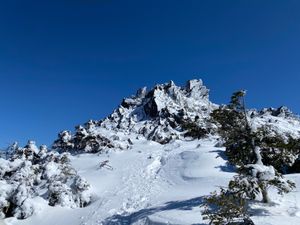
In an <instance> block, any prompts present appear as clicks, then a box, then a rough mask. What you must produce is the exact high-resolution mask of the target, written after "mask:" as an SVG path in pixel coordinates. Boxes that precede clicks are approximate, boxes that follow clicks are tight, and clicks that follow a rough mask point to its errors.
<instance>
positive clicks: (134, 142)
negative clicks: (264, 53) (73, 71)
mask: <svg viewBox="0 0 300 225" xmlns="http://www.w3.org/2000/svg"><path fill="white" fill-rule="evenodd" d="M217 107H218V105H216V104H214V103H212V102H210V100H209V90H208V89H207V88H206V87H205V86H204V85H203V83H202V81H201V80H191V81H188V82H187V84H186V86H184V87H178V86H176V85H175V84H174V82H172V81H171V82H169V83H166V84H162V85H156V86H155V87H153V88H152V89H150V90H147V89H146V88H142V89H140V90H138V91H137V93H136V95H134V96H131V97H129V98H125V99H124V100H123V101H122V103H121V104H120V106H119V107H118V108H117V109H116V110H114V111H113V113H112V114H111V115H109V116H108V117H107V118H104V119H103V120H99V121H93V120H90V121H88V122H87V123H85V124H84V125H80V126H77V127H76V128H75V132H74V133H72V132H70V131H62V132H61V133H60V134H59V135H58V139H57V140H55V141H54V144H53V149H55V150H58V151H59V152H70V153H71V155H69V154H67V153H63V154H62V155H60V154H58V153H53V152H50V153H47V152H45V148H41V150H39V149H37V148H36V147H34V146H27V147H26V148H19V151H20V154H19V157H17V158H16V159H15V160H14V161H10V162H9V161H7V160H2V161H0V170H1V169H2V171H6V172H5V173H4V174H2V175H1V176H0V178H1V179H0V182H2V183H0V202H1V198H5V194H6V195H9V190H8V189H9V187H10V188H11V186H9V185H15V186H18V185H20V182H19V183H18V182H17V181H15V180H14V181H12V180H13V179H12V178H11V177H12V176H16V175H14V174H16V173H17V172H18V173H19V171H23V173H21V174H22V176H23V177H25V178H26V179H28V178H29V177H32V175H31V174H30V173H24V169H26V171H31V170H32V168H38V171H39V172H36V173H35V174H37V175H38V176H40V177H39V179H40V182H38V181H35V179H33V180H31V182H32V186H33V187H34V189H35V190H34V193H35V194H32V195H30V196H31V197H30V199H29V200H28V201H30V209H32V211H31V213H33V215H32V216H29V217H28V218H27V219H25V220H18V219H16V218H14V217H11V218H6V219H5V220H3V222H4V223H6V224H11V225H29V224H30V225H33V224H41V225H50V224H51V225H53V224H56V225H66V224H72V225H97V224H99V225H100V224H103V225H108V224H128V225H129V224H178V225H179V224H207V221H204V220H203V218H202V216H201V208H200V205H201V203H202V202H203V197H204V196H205V195H207V194H209V193H210V192H211V191H214V190H216V188H217V187H218V186H225V185H227V183H228V181H229V180H230V179H231V178H232V177H233V176H234V175H235V170H234V168H233V167H232V166H231V165H229V164H228V162H227V160H226V157H225V154H224V148H223V147H219V146H220V142H219V141H220V137H219V136H218V134H217V132H216V124H214V122H213V121H211V118H210V113H211V112H212V111H213V110H214V109H216V108H217ZM248 113H249V118H251V123H252V126H253V127H254V128H255V129H258V128H259V127H261V126H266V125H267V127H268V129H269V130H270V131H271V133H272V132H273V133H274V135H275V134H280V135H281V136H283V137H287V138H288V137H289V136H292V137H294V138H299V137H300V120H299V119H298V118H297V117H296V116H295V115H294V114H293V113H291V112H290V111H289V110H288V109H287V108H285V107H281V108H278V109H273V108H269V109H263V110H261V111H257V110H251V111H249V112H248ZM193 131H196V132H200V131H201V132H203V135H201V137H200V138H199V137H197V138H195V137H193V135H189V134H193ZM198 138H199V139H198ZM24 149H27V150H26V151H25V150H24ZM33 152H35V153H33ZM25 153H26V154H25ZM36 155H39V157H37V156H36ZM28 156H34V157H37V158H31V159H30V157H28ZM63 156H66V157H67V158H68V159H69V161H67V162H68V163H67V164H66V165H67V168H64V164H62V163H61V162H62V159H61V157H63ZM22 160H23V161H22ZM27 161H30V163H31V165H25V164H24V165H23V164H22V163H24V162H27ZM17 162H19V163H20V165H19V164H17ZM21 164H22V166H21ZM3 168H4V169H3ZM64 170H67V171H73V173H71V174H70V173H69V172H67V173H64V175H63V176H64V179H61V173H62V171H64ZM11 174H12V175H11ZM65 174H68V175H67V176H66V175H65ZM55 175H57V176H55ZM51 177H52V178H51ZM287 177H288V178H289V179H291V180H293V181H294V182H295V183H296V185H297V188H296V189H295V190H294V191H293V192H291V193H289V194H288V195H286V196H285V197H282V196H280V195H277V193H276V192H275V191H273V190H271V193H272V196H271V198H272V202H273V203H272V204H269V205H263V204H261V203H253V204H252V205H251V209H252V211H253V213H252V217H251V218H252V219H253V221H254V222H255V224H261V225H262V224H272V225H273V224H280V225H281V224H295V225H296V224H300V193H299V185H300V176H299V175H298V174H293V175H287ZM25 178H24V179H25ZM50 178H51V179H50ZM24 179H23V178H22V179H21V178H20V180H21V181H23V180H24ZM53 181H55V184H56V186H55V185H53ZM34 182H37V183H38V184H37V185H35V184H34ZM57 183H59V184H57ZM4 184H5V185H4ZM74 185H75V186H74ZM76 185H77V186H76ZM4 187H5V188H4ZM50 187H51V188H50ZM55 188H56V189H55ZM53 189H55V190H54V191H53ZM57 189H58V190H57ZM51 191H52V192H51ZM55 191H56V192H55ZM49 192H50V195H51V193H57V192H62V193H67V194H66V196H67V198H65V197H63V198H62V199H64V200H66V199H67V201H68V202H69V203H70V202H71V203H72V204H73V205H72V204H68V203H66V204H60V203H61V202H57V201H55V204H52V205H56V206H55V207H53V206H50V205H51V204H50V200H49V198H50V197H49ZM16 193H20V192H16ZM10 194H11V193H10ZM23 196H26V194H24V195H23ZM52 196H53V195H52ZM52 199H53V198H52ZM25 200H27V199H26V197H25V199H23V201H25ZM82 201H84V202H86V204H87V206H86V207H84V208H78V206H79V205H80V202H82ZM64 203H65V202H64ZM21 205H22V204H21ZM1 207H2V206H1V205H0V208H1ZM21 211H22V210H21Z"/></svg>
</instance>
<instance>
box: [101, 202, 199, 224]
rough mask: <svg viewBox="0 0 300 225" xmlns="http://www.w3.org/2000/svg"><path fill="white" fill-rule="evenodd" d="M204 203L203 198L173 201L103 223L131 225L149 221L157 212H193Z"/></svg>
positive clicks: (113, 217)
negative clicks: (149, 217)
mask: <svg viewBox="0 0 300 225" xmlns="http://www.w3.org/2000/svg"><path fill="white" fill-rule="evenodd" d="M202 203H203V197H198V198H192V199H189V200H184V201H171V202H167V203H165V205H163V206H158V207H153V208H147V209H141V210H139V211H137V212H134V213H131V214H128V215H113V216H111V217H109V218H107V219H106V220H105V221H103V224H104V225H130V224H133V223H135V222H137V221H140V220H145V221H148V216H150V215H153V214H155V213H157V212H163V211H168V210H175V209H176V210H192V209H193V208H194V207H200V205H201V204H202ZM145 224H156V225H159V224H160V223H151V222H148V223H147V222H145ZM194 225H201V224H194Z"/></svg>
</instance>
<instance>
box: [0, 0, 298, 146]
mask: <svg viewBox="0 0 300 225" xmlns="http://www.w3.org/2000/svg"><path fill="white" fill-rule="evenodd" d="M299 12H300V1H296V0H295V1H289V0H286V1H276V0H272V1H268V0H265V1H233V0H229V1H213V0H212V1H198V0H195V1H176V0H172V1H164V0H163V1H161V0H160V1H156V0H153V1H140V0H139V1H131V0H129V1H115V0H73V1H70V0H68V1H66V0H59V1H58V0H51V1H47V0H45V1H31V0H27V1H23V0H18V1H17V0H10V1H4V0H0V107H1V110H0V147H2V146H6V145H7V144H9V143H10V142H12V141H14V140H18V141H20V142H21V143H22V144H24V143H25V142H26V140H27V139H35V140H37V142H38V144H42V143H46V144H51V142H52V141H53V140H54V139H55V138H56V135H57V133H58V132H59V131H60V130H63V129H73V127H74V126H75V125H77V124H80V123H83V122H85V121H87V120H88V119H101V118H103V117H104V116H106V115H108V114H109V113H110V112H111V111H112V110H113V109H114V108H115V107H116V106H117V105H118V104H119V103H120V101H121V100H122V98H123V97H126V96H128V95H131V94H133V93H134V92H135V91H136V89H137V88H139V87H142V86H148V87H151V86H153V85H154V84H156V83H162V82H167V81H169V80H174V81H175V83H177V84H180V85H183V84H184V83H185V81H186V80H188V79H192V78H202V79H203V80H204V83H205V84H206V85H207V86H208V87H209V88H210V89H211V99H212V100H213V101H214V102H216V103H226V102H227V101H228V99H229V97H230V95H231V93H232V92H233V91H235V90H237V89H241V88H243V89H247V90H248V96H247V101H248V105H249V107H255V108H261V107H269V106H273V107H278V106H280V105H287V106H288V107H290V108H291V109H292V110H293V111H294V112H296V113H300V105H299V102H300V95H299V85H300V13H299Z"/></svg>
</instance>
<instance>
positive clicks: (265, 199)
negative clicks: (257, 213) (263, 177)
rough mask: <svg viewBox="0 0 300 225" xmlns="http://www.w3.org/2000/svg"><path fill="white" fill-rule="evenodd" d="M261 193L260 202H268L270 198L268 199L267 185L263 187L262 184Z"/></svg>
mask: <svg viewBox="0 0 300 225" xmlns="http://www.w3.org/2000/svg"><path fill="white" fill-rule="evenodd" d="M261 193H262V197H263V199H262V202H263V203H269V202H270V199H269V195H268V191H267V187H265V186H264V185H263V187H262V189H261Z"/></svg>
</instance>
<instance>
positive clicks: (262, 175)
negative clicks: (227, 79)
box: [203, 91, 295, 224]
mask: <svg viewBox="0 0 300 225" xmlns="http://www.w3.org/2000/svg"><path fill="white" fill-rule="evenodd" d="M245 93H246V92H245V91H239V92H235V93H234V94H233V96H232V97H231V102H230V104H229V105H228V106H222V107H220V108H219V109H216V110H215V111H214V112H213V113H212V118H213V119H214V120H215V121H217V122H218V123H219V131H220V135H221V136H222V137H223V139H224V140H225V144H224V146H225V147H226V154H227V156H228V159H229V161H230V162H231V163H232V164H234V165H236V166H237V168H238V171H237V172H238V175H237V176H235V177H234V179H233V180H231V181H230V182H229V185H228V187H227V188H226V189H225V188H222V189H221V191H220V193H216V192H215V193H212V194H211V195H210V196H208V197H207V198H206V199H205V202H204V211H203V215H204V218H206V219H209V220H210V224H231V223H232V222H233V220H234V219H236V220H247V223H250V222H249V221H251V220H250V219H249V215H248V214H247V211H246V210H244V211H243V213H242V212H239V211H238V209H239V208H241V207H242V208H244V207H245V206H246V203H247V202H248V201H249V200H260V201H262V202H263V203H268V202H269V201H270V199H269V196H268V188H269V187H274V188H275V189H277V190H278V193H279V194H284V193H288V192H290V191H291V190H292V189H293V188H294V187H295V184H294V183H293V182H291V181H288V180H285V179H284V178H283V176H282V175H281V174H280V173H278V172H277V171H276V169H275V168H274V167H273V166H272V165H265V164H264V162H263V157H262V154H261V147H260V145H261V144H262V143H264V144H266V143H267V142H266V141H265V142H261V140H263V139H264V138H266V137H265V136H262V135H261V133H257V132H254V131H253V129H252V127H251V123H250V121H249V119H248V115H247V110H246V107H245V99H244V96H245ZM267 147H269V146H267ZM243 224H245V223H243Z"/></svg>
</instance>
